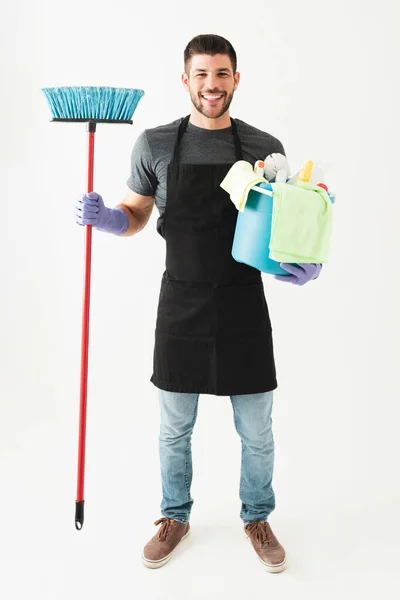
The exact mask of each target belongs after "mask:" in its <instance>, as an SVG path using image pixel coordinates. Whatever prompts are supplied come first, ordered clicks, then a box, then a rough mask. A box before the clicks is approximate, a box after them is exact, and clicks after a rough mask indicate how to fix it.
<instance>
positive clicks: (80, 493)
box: [75, 123, 95, 529]
mask: <svg viewBox="0 0 400 600" xmlns="http://www.w3.org/2000/svg"><path fill="white" fill-rule="evenodd" d="M91 126H92V127H91ZM94 134H95V123H89V148H88V185H87V191H88V193H89V192H92V191H93V172H94ZM91 258H92V226H91V225H86V226H85V263H84V290H83V310H82V347H81V385H80V411H79V445H78V482H77V492H76V513H75V526H76V528H77V529H82V527H83V520H84V486H85V448H86V412H87V383H88V363H89V316H90V274H91Z"/></svg>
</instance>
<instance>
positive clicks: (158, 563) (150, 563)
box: [142, 529, 190, 569]
mask: <svg viewBox="0 0 400 600" xmlns="http://www.w3.org/2000/svg"><path fill="white" fill-rule="evenodd" d="M189 534H190V529H189V531H188V532H187V533H185V535H184V536H183V537H182V539H181V540H180V541H179V543H178V544H177V545H176V546H175V548H174V549H173V550H172V552H170V553H169V554H167V556H164V558H160V560H149V559H148V558H145V556H144V554H142V562H143V564H144V566H145V567H147V568H148V569H159V568H160V567H163V566H164V565H165V564H167V562H168V561H169V560H170V558H171V556H172V555H173V553H174V552H175V550H176V549H177V547H178V546H179V544H180V543H181V542H183V540H186V538H187V537H188V536H189Z"/></svg>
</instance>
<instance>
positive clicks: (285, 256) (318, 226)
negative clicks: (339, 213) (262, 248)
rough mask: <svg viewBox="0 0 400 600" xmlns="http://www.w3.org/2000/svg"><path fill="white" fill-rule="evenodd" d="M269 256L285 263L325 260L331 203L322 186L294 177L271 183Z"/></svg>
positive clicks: (328, 242)
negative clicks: (293, 178)
mask: <svg viewBox="0 0 400 600" xmlns="http://www.w3.org/2000/svg"><path fill="white" fill-rule="evenodd" d="M272 188H273V192H274V201H273V211H272V223H271V240H270V245H269V248H270V258H272V259H273V260H276V261H278V262H287V263H326V262H327V261H328V255H329V246H330V239H331V231H332V203H331V200H330V198H329V195H328V194H327V193H326V191H325V190H324V189H323V188H320V187H318V186H314V185H312V184H309V183H304V182H301V181H296V183H295V185H291V184H287V183H273V184H272Z"/></svg>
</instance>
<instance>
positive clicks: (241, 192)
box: [220, 160, 267, 212]
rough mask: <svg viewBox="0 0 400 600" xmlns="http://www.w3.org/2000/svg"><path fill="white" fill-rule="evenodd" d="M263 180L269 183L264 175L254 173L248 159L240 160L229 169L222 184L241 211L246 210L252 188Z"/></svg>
mask: <svg viewBox="0 0 400 600" xmlns="http://www.w3.org/2000/svg"><path fill="white" fill-rule="evenodd" d="M261 181H263V182H264V183H267V180H266V179H265V178H264V177H260V176H259V175H256V174H255V173H254V170H253V167H252V166H251V164H250V163H249V162H247V161H246V160H238V161H237V162H235V164H234V165H233V166H232V167H231V168H230V169H229V171H228V173H227V174H226V177H225V179H224V180H223V182H222V183H221V184H220V185H221V187H222V189H223V190H225V191H226V192H228V194H229V195H230V197H231V200H232V202H233V204H234V205H235V206H236V208H237V209H238V210H240V212H243V211H244V207H245V206H246V202H247V196H248V194H249V191H250V190H251V188H252V187H253V186H254V185H256V184H257V183H260V182H261Z"/></svg>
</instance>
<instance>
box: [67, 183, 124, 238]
mask: <svg viewBox="0 0 400 600" xmlns="http://www.w3.org/2000/svg"><path fill="white" fill-rule="evenodd" d="M75 216H76V222H77V223H78V225H93V227H96V229H98V230H99V231H106V232H107V233H114V234H116V235H121V234H122V233H125V232H126V230H127V229H128V226H129V220H128V217H127V215H126V213H125V212H124V211H123V210H122V208H107V207H106V206H104V202H103V198H102V197H101V196H100V194H96V192H90V193H89V194H85V195H84V196H82V197H81V198H80V199H79V200H78V202H77V203H76V204H75Z"/></svg>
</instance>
